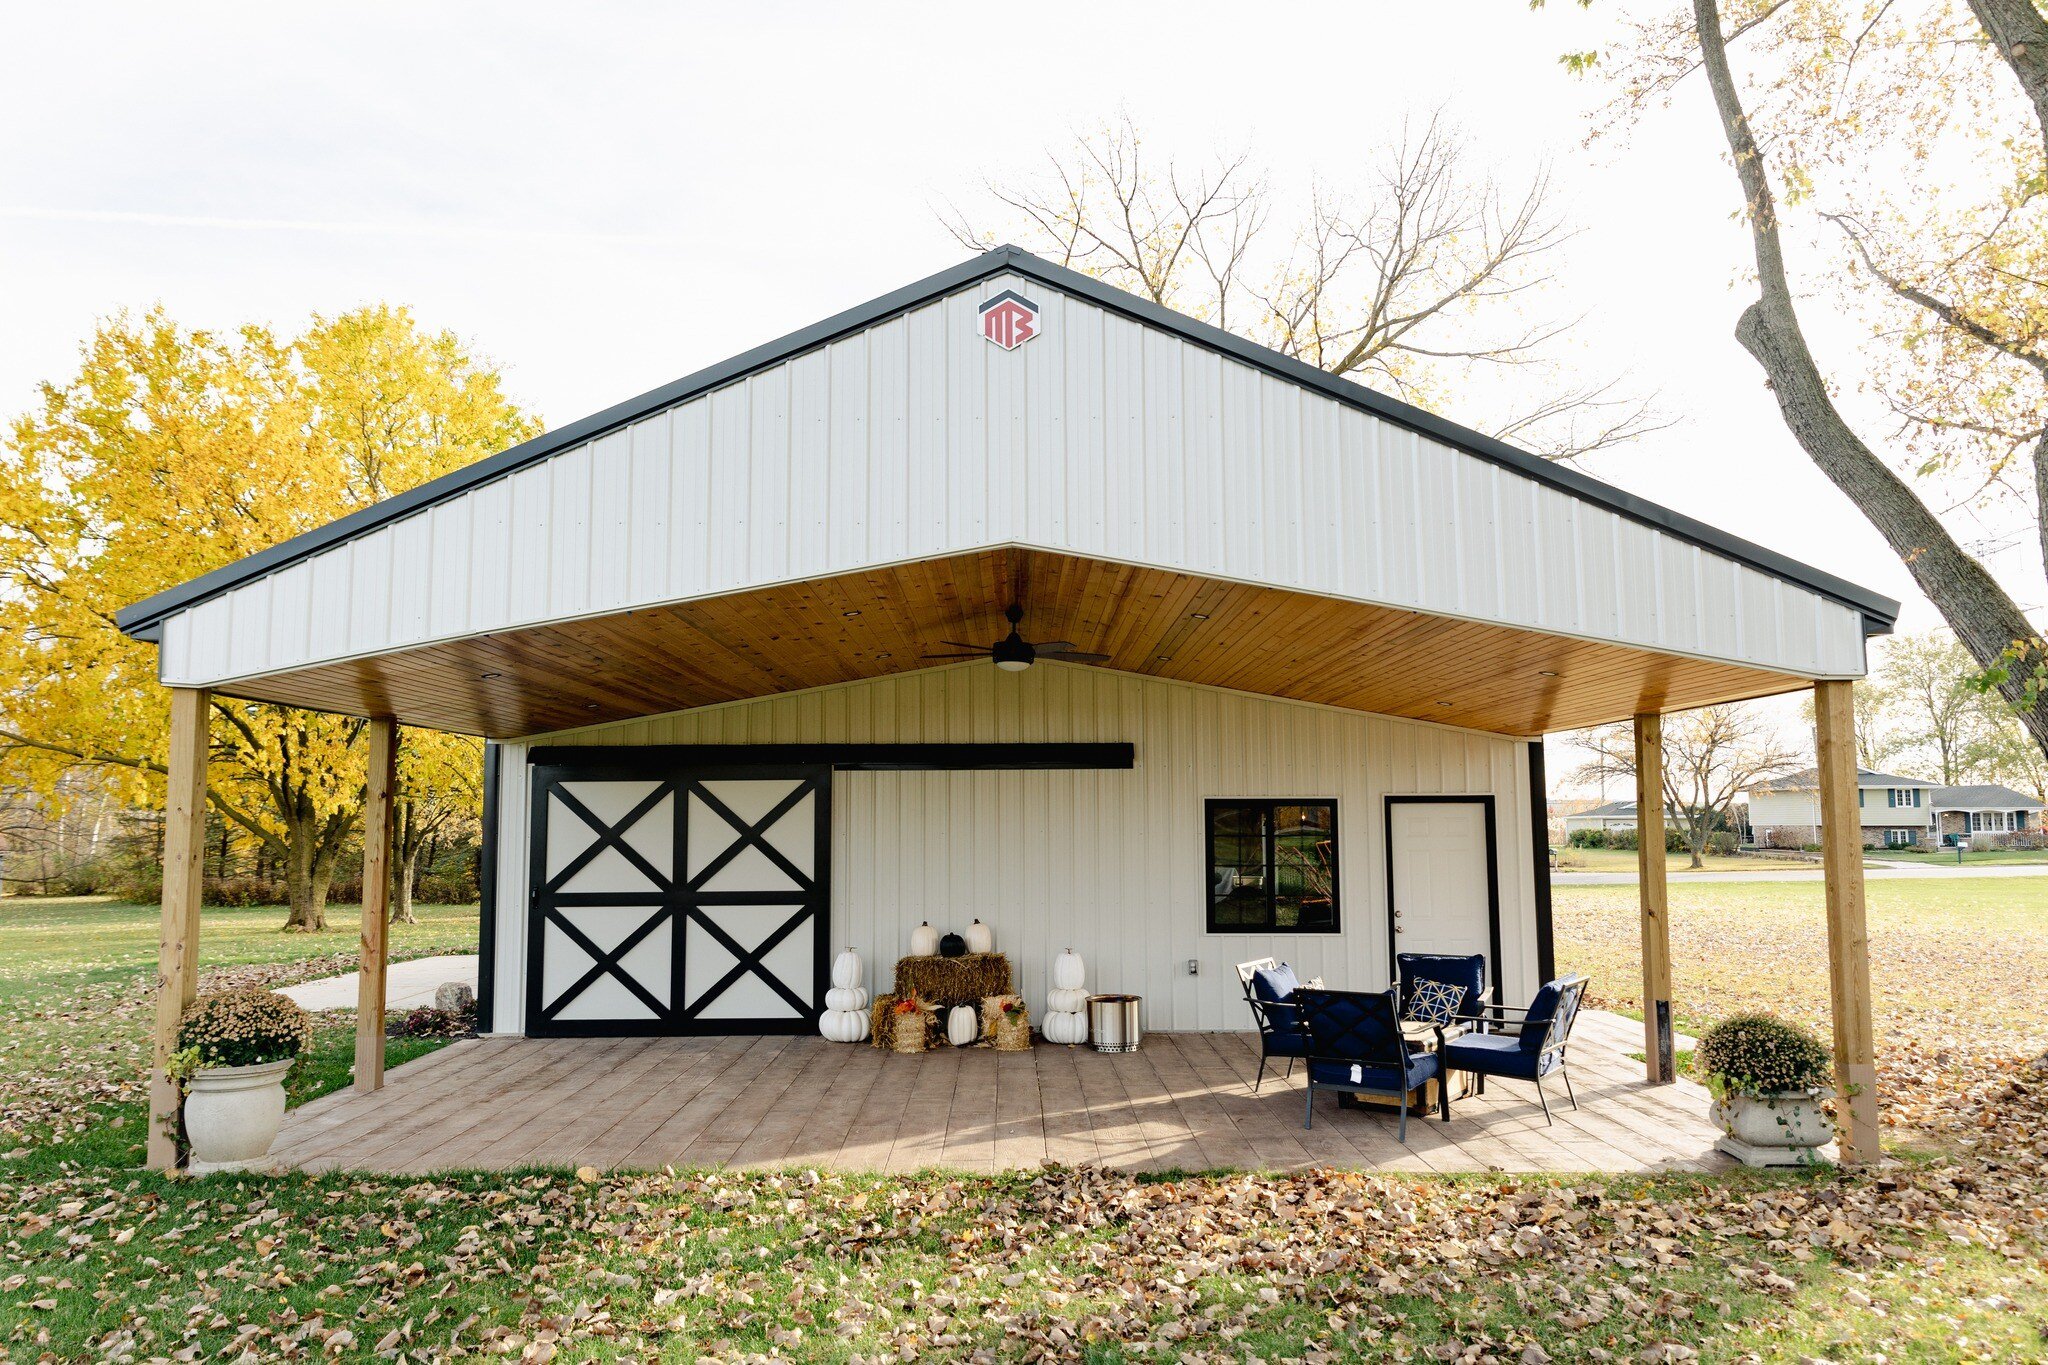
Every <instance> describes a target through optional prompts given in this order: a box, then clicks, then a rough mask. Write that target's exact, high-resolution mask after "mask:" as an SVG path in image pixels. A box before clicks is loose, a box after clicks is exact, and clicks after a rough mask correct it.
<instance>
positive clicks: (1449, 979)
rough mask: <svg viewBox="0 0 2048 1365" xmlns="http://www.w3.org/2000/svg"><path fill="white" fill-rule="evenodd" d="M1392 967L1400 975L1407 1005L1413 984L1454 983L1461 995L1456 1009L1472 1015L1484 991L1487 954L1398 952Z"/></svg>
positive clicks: (1477, 1008)
mask: <svg viewBox="0 0 2048 1365" xmlns="http://www.w3.org/2000/svg"><path fill="white" fill-rule="evenodd" d="M1394 966H1395V970H1396V971H1397V972H1399V973H1400V976H1401V1003H1402V1005H1403V1006H1406V1005H1407V1004H1408V1003H1409V1002H1410V1001H1411V1000H1412V999H1413V998H1414V995H1415V991H1416V988H1417V987H1418V986H1420V985H1421V984H1422V983H1423V982H1425V981H1440V982H1442V983H1443V984H1445V985H1447V986H1454V987H1456V988H1457V990H1458V991H1459V993H1460V995H1461V996H1462V997H1463V1000H1462V1002H1461V1003H1460V1004H1459V1006H1458V1010H1457V1013H1459V1014H1461V1015H1465V1016H1468V1017H1469V1016H1472V1015H1475V1014H1477V1013H1478V1012H1479V1002H1480V1000H1481V998H1482V997H1483V996H1484V995H1485V994H1486V957H1485V955H1484V954H1482V953H1472V954H1469V955H1466V954H1452V953H1397V954H1395V956H1394Z"/></svg>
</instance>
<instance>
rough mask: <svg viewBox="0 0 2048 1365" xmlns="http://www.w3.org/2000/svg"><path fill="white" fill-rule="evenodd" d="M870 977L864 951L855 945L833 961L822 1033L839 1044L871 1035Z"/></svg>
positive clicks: (821, 1017)
mask: <svg viewBox="0 0 2048 1365" xmlns="http://www.w3.org/2000/svg"><path fill="white" fill-rule="evenodd" d="M867 977H868V972H867V967H866V965H865V964H864V963H862V962H861V960H860V954H859V953H857V952H855V951H854V950H853V949H851V948H848V949H847V950H846V951H845V952H843V953H841V954H840V955H839V956H838V957H836V958H834V959H833V960H832V988H831V989H830V990H828V991H826V992H825V1013H824V1014H823V1015H822V1016H820V1017H819V1019H818V1032H820V1033H822V1034H824V1035H825V1037H827V1038H829V1039H830V1040H832V1041H833V1042H835V1043H857V1042H859V1041H860V1040H861V1039H863V1038H865V1037H867V1036H868V988H867V985H866V982H867Z"/></svg>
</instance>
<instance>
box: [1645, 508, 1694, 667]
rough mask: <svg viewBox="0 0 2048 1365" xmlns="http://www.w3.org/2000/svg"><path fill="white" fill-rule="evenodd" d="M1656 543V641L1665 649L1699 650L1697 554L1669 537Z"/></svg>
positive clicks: (1660, 537)
mask: <svg viewBox="0 0 2048 1365" xmlns="http://www.w3.org/2000/svg"><path fill="white" fill-rule="evenodd" d="M1655 539H1656V543H1657V594H1658V596H1657V625H1658V630H1657V637H1656V638H1657V640H1658V642H1659V643H1660V644H1662V645H1663V646H1664V648H1666V649H1680V650H1685V651H1687V652H1688V653H1695V654H1696V653H1698V652H1699V649H1700V566H1699V557H1700V552H1699V549H1698V547H1697V546H1693V545H1688V544H1686V543H1685V542H1684V541H1682V540H1673V539H1672V538H1671V537H1670V536H1657V537H1655Z"/></svg>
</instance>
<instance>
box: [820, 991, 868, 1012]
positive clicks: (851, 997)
mask: <svg viewBox="0 0 2048 1365" xmlns="http://www.w3.org/2000/svg"><path fill="white" fill-rule="evenodd" d="M867 1007H868V988H867V987H866V986H834V987H833V988H832V989H831V990H829V991H826V992H825V1008H826V1009H828V1010H864V1009H866V1008H867Z"/></svg>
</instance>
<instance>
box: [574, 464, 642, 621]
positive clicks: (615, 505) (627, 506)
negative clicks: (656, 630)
mask: <svg viewBox="0 0 2048 1365" xmlns="http://www.w3.org/2000/svg"><path fill="white" fill-rule="evenodd" d="M588 524H589V527H590V549H589V555H588V563H589V565H590V583H589V587H588V589H587V590H586V593H585V596H584V599H583V600H584V605H585V607H586V609H589V610H597V609H602V608H604V607H609V606H623V605H625V604H626V603H628V602H630V601H632V600H633V597H632V578H633V432H632V428H630V427H627V428H625V429H622V430H619V431H614V432H612V433H610V434H609V435H606V436H601V437H599V438H598V439H597V440H595V441H593V442H591V444H590V520H589V523H588Z"/></svg>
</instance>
